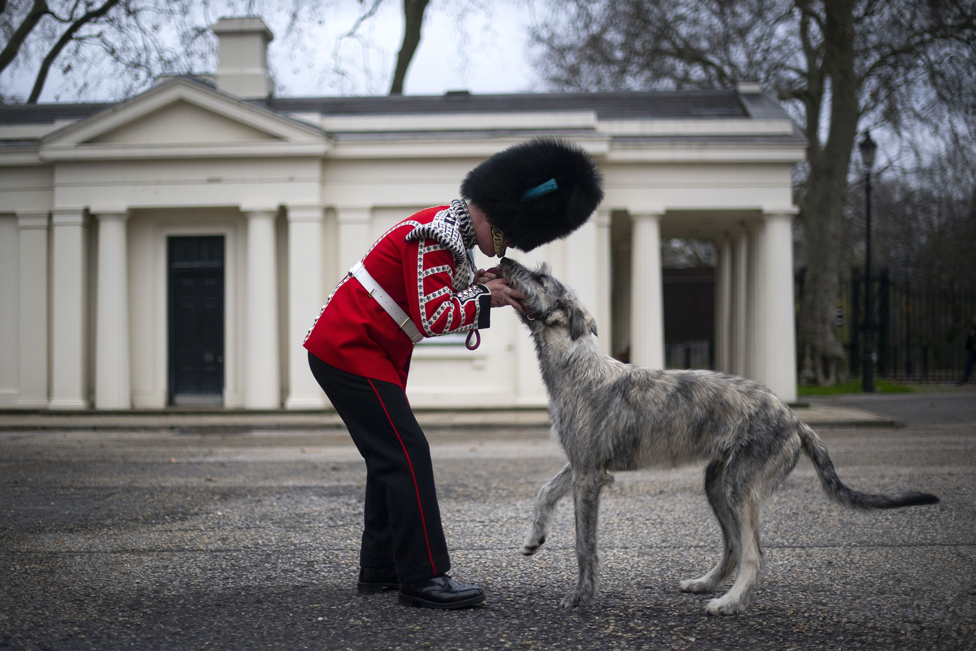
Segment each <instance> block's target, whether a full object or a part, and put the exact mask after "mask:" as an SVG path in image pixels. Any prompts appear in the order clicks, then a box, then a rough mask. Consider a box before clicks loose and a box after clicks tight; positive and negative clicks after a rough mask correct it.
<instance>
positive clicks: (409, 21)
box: [390, 0, 429, 95]
mask: <svg viewBox="0 0 976 651" xmlns="http://www.w3.org/2000/svg"><path fill="white" fill-rule="evenodd" d="M428 2H429V0H403V22H404V27H403V45H401V46H400V53H399V54H398V55H397V64H396V70H395V71H394V72H393V83H392V84H391V85H390V95H402V94H403V80H404V78H405V77H406V76H407V68H408V67H410V62H411V61H412V60H413V55H414V53H416V51H417V46H418V45H420V29H421V27H423V24H424V11H426V10H427V3H428Z"/></svg>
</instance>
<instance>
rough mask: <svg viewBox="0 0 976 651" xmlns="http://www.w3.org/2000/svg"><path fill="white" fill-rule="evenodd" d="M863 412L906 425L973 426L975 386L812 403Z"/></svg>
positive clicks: (833, 399) (975, 414)
mask: <svg viewBox="0 0 976 651" xmlns="http://www.w3.org/2000/svg"><path fill="white" fill-rule="evenodd" d="M815 404H826V405H832V406H842V407H856V408H858V409H867V410H869V411H874V412H878V413H882V414H885V415H888V416H891V417H894V418H896V419H898V420H900V421H902V422H904V423H907V424H909V425H945V424H966V425H972V426H974V427H976V387H972V385H969V386H966V387H965V388H962V389H958V390H956V391H952V392H931V393H930V392H925V393H874V394H851V395H844V396H837V397H831V398H827V399H820V400H817V401H815Z"/></svg>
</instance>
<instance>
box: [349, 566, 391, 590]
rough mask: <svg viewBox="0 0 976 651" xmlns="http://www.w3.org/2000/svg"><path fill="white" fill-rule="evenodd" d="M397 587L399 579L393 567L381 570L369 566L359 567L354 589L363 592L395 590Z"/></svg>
mask: <svg viewBox="0 0 976 651" xmlns="http://www.w3.org/2000/svg"><path fill="white" fill-rule="evenodd" d="M399 587H400V580H399V579H398V578H397V573H396V568H395V567H386V568H383V569H381V570H374V569H373V568H371V567H361V568H359V584H358V585H357V586H356V589H357V590H359V591H360V592H362V593H364V594H372V593H374V592H383V591H384V590H397V589H398V588H399Z"/></svg>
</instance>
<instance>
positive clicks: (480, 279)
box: [474, 267, 498, 285]
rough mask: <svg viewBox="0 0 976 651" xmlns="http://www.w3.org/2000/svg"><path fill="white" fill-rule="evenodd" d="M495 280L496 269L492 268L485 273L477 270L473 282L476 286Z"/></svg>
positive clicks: (496, 276)
mask: <svg viewBox="0 0 976 651" xmlns="http://www.w3.org/2000/svg"><path fill="white" fill-rule="evenodd" d="M495 278H498V267H492V268H491V269H488V270H487V271H485V270H484V269H478V271H476V272H475V273H474V282H475V284H477V285H487V284H488V281H489V280H494V279H495Z"/></svg>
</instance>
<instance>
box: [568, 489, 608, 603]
mask: <svg viewBox="0 0 976 651" xmlns="http://www.w3.org/2000/svg"><path fill="white" fill-rule="evenodd" d="M573 479H574V481H573V498H574V502H575V506H576V561H577V563H578V564H579V580H578V581H577V583H576V589H575V590H573V591H572V592H570V593H569V594H568V595H566V596H565V597H564V598H563V600H562V601H561V602H560V603H561V604H562V605H563V607H565V608H572V607H574V606H587V605H589V604H590V603H591V602H592V601H593V597H594V595H595V594H596V573H597V567H598V565H599V559H598V558H597V551H596V525H597V515H598V513H599V509H600V489H601V488H603V486H604V485H606V484H607V483H609V482H610V481H611V480H610V479H609V478H607V477H606V474H605V473H604V472H603V471H602V470H600V471H596V472H588V473H586V474H583V475H580V474H579V473H577V474H575V475H574V478H573Z"/></svg>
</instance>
